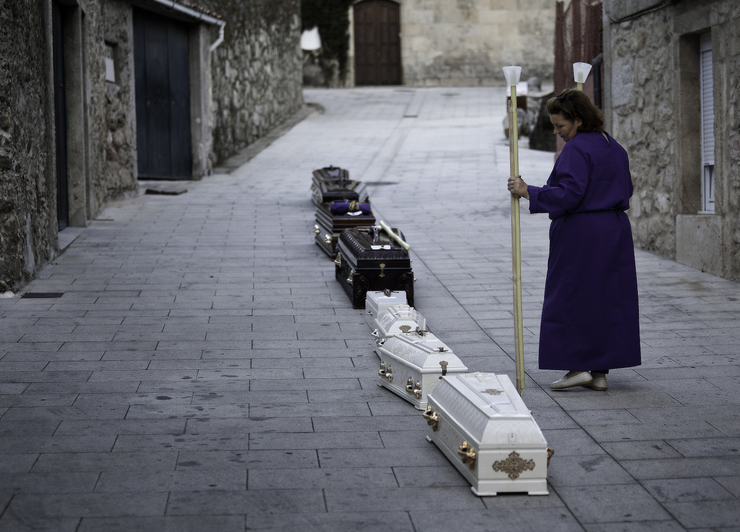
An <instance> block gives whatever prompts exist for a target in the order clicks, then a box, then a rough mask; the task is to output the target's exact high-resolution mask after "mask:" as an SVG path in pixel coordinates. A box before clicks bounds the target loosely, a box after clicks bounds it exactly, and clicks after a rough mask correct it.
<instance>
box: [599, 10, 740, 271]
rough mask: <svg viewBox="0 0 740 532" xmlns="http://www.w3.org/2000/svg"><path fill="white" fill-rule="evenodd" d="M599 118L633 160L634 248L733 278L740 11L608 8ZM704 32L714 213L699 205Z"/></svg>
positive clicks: (738, 207) (739, 240) (737, 245)
mask: <svg viewBox="0 0 740 532" xmlns="http://www.w3.org/2000/svg"><path fill="white" fill-rule="evenodd" d="M605 15H606V16H605V19H604V35H605V63H604V64H605V78H606V90H605V93H606V96H607V97H606V109H605V111H606V113H605V114H606V117H607V121H608V126H609V127H610V128H611V131H612V134H613V135H614V137H615V138H617V139H618V140H619V141H620V142H621V143H622V144H623V145H624V146H625V148H626V149H627V151H628V152H629V155H630V162H631V170H632V177H633V182H634V184H635V193H634V196H633V198H632V202H631V209H630V211H629V215H630V219H631V220H632V225H633V232H634V238H635V243H636V245H637V246H638V247H640V248H643V249H647V250H650V251H654V252H657V253H659V254H662V255H665V256H667V257H671V258H675V259H676V260H678V261H679V262H682V263H684V264H687V265H690V266H693V267H695V268H698V269H702V270H704V271H707V272H710V273H713V274H716V275H720V276H723V277H727V278H730V279H740V172H739V170H740V131H739V129H738V116H740V114H739V113H738V111H740V108H739V107H740V85H738V83H737V80H738V79H740V5H739V4H738V3H737V2H734V1H728V0H725V1H712V0H698V1H695V2H678V3H676V4H673V3H672V2H667V1H660V0H640V1H631V2H627V1H615V0H612V1H607V2H605ZM707 32H711V39H712V43H713V44H712V46H713V50H712V54H713V70H712V78H713V82H714V95H713V96H714V119H715V125H714V136H715V187H716V188H715V197H716V203H715V212H714V213H713V214H704V213H701V214H700V211H701V209H702V207H701V195H702V191H701V179H702V163H701V133H700V99H699V98H700V94H699V71H698V64H699V35H700V34H702V33H707Z"/></svg>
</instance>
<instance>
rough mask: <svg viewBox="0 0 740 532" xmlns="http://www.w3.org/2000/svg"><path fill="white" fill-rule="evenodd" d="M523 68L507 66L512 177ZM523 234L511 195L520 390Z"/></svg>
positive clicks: (516, 156)
mask: <svg viewBox="0 0 740 532" xmlns="http://www.w3.org/2000/svg"><path fill="white" fill-rule="evenodd" d="M521 73H522V67H519V66H510V67H504V76H505V77H506V85H507V86H508V87H510V88H511V99H510V100H509V105H508V107H509V109H508V111H509V161H510V172H511V176H512V177H517V176H519V126H518V124H517V115H516V110H517V101H516V86H517V84H518V83H519V76H521ZM521 252H522V237H521V228H520V224H519V196H516V195H514V194H512V195H511V262H512V271H513V278H512V280H513V282H514V334H515V338H514V349H515V355H516V390H517V392H519V395H521V394H522V390H523V389H524V319H523V317H522V257H521Z"/></svg>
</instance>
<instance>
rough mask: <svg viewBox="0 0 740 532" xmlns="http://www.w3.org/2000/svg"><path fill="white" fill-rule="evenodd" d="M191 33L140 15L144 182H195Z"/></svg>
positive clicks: (137, 39) (137, 52)
mask: <svg viewBox="0 0 740 532" xmlns="http://www.w3.org/2000/svg"><path fill="white" fill-rule="evenodd" d="M189 29H190V28H189V26H188V25H187V24H185V23H183V22H179V21H177V20H173V19H170V18H167V17H164V16H161V15H158V14H156V13H151V12H149V11H144V10H141V9H134V69H135V78H136V89H135V90H136V151H137V158H138V173H139V179H173V180H189V179H191V178H192V174H193V162H192V159H193V158H192V151H191V131H190V69H189V60H190V54H189V42H188V36H189Z"/></svg>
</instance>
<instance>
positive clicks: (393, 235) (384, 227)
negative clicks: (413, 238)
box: [378, 220, 411, 251]
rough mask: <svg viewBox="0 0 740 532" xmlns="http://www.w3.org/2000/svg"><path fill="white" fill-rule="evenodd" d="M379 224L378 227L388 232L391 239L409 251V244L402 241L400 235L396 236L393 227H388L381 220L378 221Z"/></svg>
mask: <svg viewBox="0 0 740 532" xmlns="http://www.w3.org/2000/svg"><path fill="white" fill-rule="evenodd" d="M378 224H380V227H382V228H383V230H384V231H385V232H386V233H388V236H389V237H391V238H392V239H393V240H395V241H396V243H397V244H398V245H399V246H401V247H402V248H403V249H405V250H406V251H409V250H410V249H411V246H409V245H408V244H407V243H406V242H404V241H403V240H402V239H401V237H400V236H398V235H397V234H396V233H394V232H393V229H391V228H390V226H389V225H388V224H387V223H385V222H384V221H383V220H380V221H379V222H378Z"/></svg>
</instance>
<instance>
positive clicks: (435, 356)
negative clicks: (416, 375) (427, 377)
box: [382, 333, 459, 372]
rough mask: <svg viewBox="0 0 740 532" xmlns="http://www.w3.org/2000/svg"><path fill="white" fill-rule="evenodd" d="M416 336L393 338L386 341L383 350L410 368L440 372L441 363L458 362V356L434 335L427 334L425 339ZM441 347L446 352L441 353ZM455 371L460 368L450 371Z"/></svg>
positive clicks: (451, 368) (450, 369)
mask: <svg viewBox="0 0 740 532" xmlns="http://www.w3.org/2000/svg"><path fill="white" fill-rule="evenodd" d="M414 336H415V335H413V334H410V335H403V336H391V337H390V338H388V339H387V340H386V341H385V343H384V344H383V346H382V349H383V350H386V351H389V352H391V353H393V354H394V355H395V356H397V357H398V358H402V359H404V360H405V361H406V362H407V363H408V365H410V366H416V367H418V368H420V369H427V370H433V371H434V372H439V371H440V368H441V366H440V364H439V363H440V362H442V361H448V362H450V361H456V360H457V356H455V354H454V353H453V352H452V351H451V350H450V348H449V347H447V346H446V345H445V344H443V343H442V342H441V341H440V340H439V339H438V338H437V337H436V336H434V335H433V334H432V333H427V334H425V335H424V338H422V337H418V338H414ZM409 337H411V338H409ZM440 347H444V348H445V351H440V350H439V348H440ZM455 369H459V368H457V367H452V366H451V367H450V368H449V371H454V370H455Z"/></svg>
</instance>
